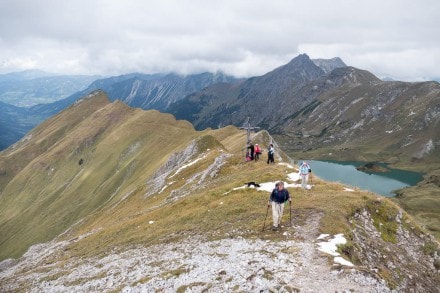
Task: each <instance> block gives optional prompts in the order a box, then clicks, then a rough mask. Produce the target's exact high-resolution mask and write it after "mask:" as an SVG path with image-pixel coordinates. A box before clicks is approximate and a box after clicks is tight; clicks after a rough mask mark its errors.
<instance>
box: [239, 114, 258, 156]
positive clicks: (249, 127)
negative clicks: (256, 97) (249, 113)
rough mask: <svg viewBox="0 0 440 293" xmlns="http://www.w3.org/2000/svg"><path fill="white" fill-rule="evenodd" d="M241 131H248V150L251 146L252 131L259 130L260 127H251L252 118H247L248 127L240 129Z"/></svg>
mask: <svg viewBox="0 0 440 293" xmlns="http://www.w3.org/2000/svg"><path fill="white" fill-rule="evenodd" d="M239 128H240V129H246V149H247V148H248V147H249V146H250V144H251V130H254V131H255V130H258V129H260V127H256V126H251V117H248V118H247V126H244V127H239Z"/></svg>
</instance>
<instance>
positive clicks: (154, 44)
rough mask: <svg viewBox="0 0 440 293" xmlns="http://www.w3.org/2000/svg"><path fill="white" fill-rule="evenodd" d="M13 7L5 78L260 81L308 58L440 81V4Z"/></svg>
mask: <svg viewBox="0 0 440 293" xmlns="http://www.w3.org/2000/svg"><path fill="white" fill-rule="evenodd" d="M0 1H3V2H5V1H4V0H0ZM8 2H10V3H7V4H5V3H4V4H2V9H1V10H0V72H8V71H16V70H22V69H29V68H39V69H43V70H46V71H52V72H63V73H84V74H103V75H110V74H112V75H113V74H123V73H128V72H134V71H137V72H145V73H153V72H167V71H175V72H180V73H195V72H202V71H216V70H222V71H224V72H227V73H229V74H233V75H237V76H252V75H260V74H264V73H265V72H268V71H270V70H272V69H273V68H275V67H277V66H280V65H282V64H285V63H287V62H288V61H289V60H290V59H292V58H294V57H295V56H297V55H298V54H299V53H307V54H309V55H310V56H311V57H313V58H330V57H335V56H339V57H341V58H342V59H343V60H344V61H345V62H346V63H347V64H349V65H352V66H355V67H358V68H362V69H367V70H370V71H372V72H373V73H374V74H376V75H378V76H391V77H394V78H398V79H406V80H421V79H429V78H432V77H438V76H440V74H439V72H438V68H440V58H439V57H440V56H439V49H438V48H440V46H439V45H440V40H439V39H438V38H437V37H436V36H438V35H439V27H440V25H439V22H440V21H439V20H438V17H437V15H436V12H437V11H439V9H440V2H438V1H431V0H425V1H409V0H403V1H398V0H390V1H378V0H371V1H349V0H339V1H325V0H321V1H318V0H313V1H305V0H302V1H287V0H286V1H283V0H274V1H262V0H254V1H232V0H229V1H216V2H213V1H201V0H193V1H190V0H182V1H178V0H164V1H142V0H126V1H116V0H109V1H104V0H90V1H85V0H77V1H56V0H40V1H37V2H36V1H31V0H16V1H8ZM402 58H404V59H402Z"/></svg>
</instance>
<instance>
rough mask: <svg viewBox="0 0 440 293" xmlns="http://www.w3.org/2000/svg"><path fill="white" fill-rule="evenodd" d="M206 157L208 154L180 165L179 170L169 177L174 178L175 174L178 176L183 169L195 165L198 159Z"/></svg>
mask: <svg viewBox="0 0 440 293" xmlns="http://www.w3.org/2000/svg"><path fill="white" fill-rule="evenodd" d="M204 158H206V154H205V155H203V157H200V158H197V159H195V160H194V161H191V162H189V163H188V164H185V165H183V166H182V167H180V168H179V169H177V171H176V172H175V173H174V174H173V175H171V176H170V177H169V178H173V177H174V176H176V175H177V174H179V173H180V172H182V170H184V169H186V168H188V167H190V166H192V165H194V164H195V163H197V162H198V161H200V160H202V159H204Z"/></svg>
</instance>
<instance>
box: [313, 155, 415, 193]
mask: <svg viewBox="0 0 440 293" xmlns="http://www.w3.org/2000/svg"><path fill="white" fill-rule="evenodd" d="M309 162H310V167H311V169H312V176H313V175H316V176H318V177H319V178H321V179H323V180H326V181H333V182H339V183H342V184H344V185H347V186H348V187H351V188H359V189H362V190H368V191H371V192H374V193H377V194H380V195H383V196H395V195H396V194H395V193H394V192H393V191H395V190H397V189H401V188H404V187H408V186H414V185H416V184H417V183H418V182H420V181H421V180H422V179H423V174H422V173H418V172H411V171H405V170H399V169H392V168H389V167H388V166H387V165H386V164H382V163H375V164H377V165H378V166H380V167H381V169H386V171H385V172H366V171H359V170H357V169H356V168H357V167H361V166H363V165H365V162H337V161H315V160H311V161H309ZM310 179H311V178H310V177H309V182H310ZM312 180H313V178H312Z"/></svg>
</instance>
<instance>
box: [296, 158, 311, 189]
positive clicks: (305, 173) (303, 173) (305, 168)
mask: <svg viewBox="0 0 440 293" xmlns="http://www.w3.org/2000/svg"><path fill="white" fill-rule="evenodd" d="M311 172H312V169H311V168H310V165H309V163H307V161H303V162H302V164H301V166H300V167H299V177H300V178H301V187H302V188H303V189H307V181H308V180H309V173H311Z"/></svg>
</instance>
